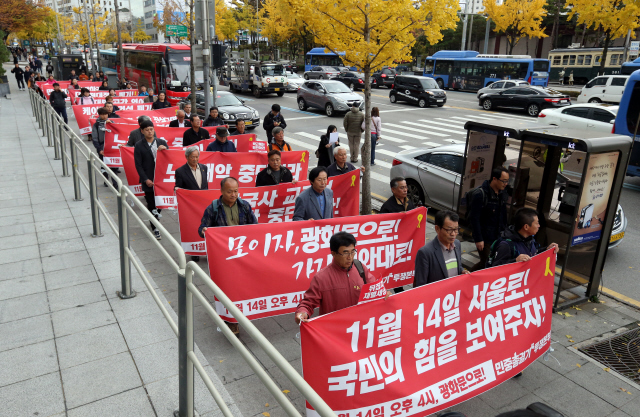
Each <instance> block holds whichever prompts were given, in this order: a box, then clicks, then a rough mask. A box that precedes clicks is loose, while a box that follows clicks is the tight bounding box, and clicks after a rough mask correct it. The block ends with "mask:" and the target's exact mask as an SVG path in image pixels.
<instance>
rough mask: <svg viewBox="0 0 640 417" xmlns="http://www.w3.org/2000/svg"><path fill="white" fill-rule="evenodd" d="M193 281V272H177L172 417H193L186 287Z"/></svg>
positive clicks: (189, 305)
mask: <svg viewBox="0 0 640 417" xmlns="http://www.w3.org/2000/svg"><path fill="white" fill-rule="evenodd" d="M192 281H193V270H191V268H189V267H187V268H186V269H184V270H180V271H179V272H178V364H179V365H178V372H179V374H178V407H179V409H178V410H177V411H176V412H174V413H173V415H174V417H193V414H194V413H193V363H192V362H191V360H189V356H188V353H189V352H190V351H193V295H192V294H191V291H188V289H187V285H188V284H190V283H191V282H192Z"/></svg>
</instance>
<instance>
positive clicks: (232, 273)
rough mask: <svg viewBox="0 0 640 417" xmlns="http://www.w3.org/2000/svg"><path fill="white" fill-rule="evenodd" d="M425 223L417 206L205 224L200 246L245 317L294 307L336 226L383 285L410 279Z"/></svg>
mask: <svg viewBox="0 0 640 417" xmlns="http://www.w3.org/2000/svg"><path fill="white" fill-rule="evenodd" d="M286 153H288V152H285V153H283V154H286ZM426 226H427V209H426V208H425V207H420V208H417V209H415V210H412V211H410V212H406V213H392V214H375V215H368V216H354V217H339V218H335V219H327V220H306V221H298V222H286V223H279V224H277V225H274V224H270V223H268V224H257V225H248V226H230V227H210V228H208V229H207V230H206V232H205V239H206V249H207V256H209V257H210V259H215V262H209V274H210V276H211V279H212V280H213V281H214V282H215V283H216V284H217V285H218V286H219V287H220V288H221V289H222V291H224V292H225V294H226V295H227V296H228V297H229V298H230V299H231V301H233V303H234V304H235V305H236V306H238V308H239V309H240V310H242V312H243V314H244V315H245V316H247V317H248V318H249V319H251V320H253V319H259V318H263V317H270V316H276V315H280V314H287V313H293V312H294V311H295V309H296V307H297V306H298V303H299V302H300V300H302V297H303V295H304V293H305V291H306V290H307V289H308V288H309V283H310V282H311V278H313V276H314V275H315V273H316V272H318V271H319V270H321V269H322V268H324V267H326V266H327V265H329V264H330V263H331V261H332V257H331V251H330V249H329V239H330V238H331V236H333V235H334V234H335V233H337V232H339V231H346V232H349V233H351V234H353V235H354V236H355V237H356V239H357V240H358V244H357V245H356V248H357V249H358V259H359V260H360V261H361V262H362V263H363V264H365V265H366V266H367V268H369V270H370V271H371V273H372V274H373V275H374V276H375V277H376V278H382V279H384V281H385V285H386V286H387V288H394V287H398V286H400V285H406V284H410V283H412V282H413V276H414V269H415V256H416V253H417V252H418V249H419V248H420V247H421V246H422V245H424V241H425V227H426ZM368 304H374V305H375V304H377V302H375V301H372V302H371V303H366V304H365V305H368ZM216 310H217V312H218V314H220V315H221V316H222V317H224V318H225V320H227V321H230V322H235V321H236V320H235V319H234V318H233V317H232V316H231V315H230V314H229V312H228V311H227V310H226V309H225V308H224V306H222V304H220V303H219V302H217V301H216ZM291 320H293V316H292V317H291ZM322 343H326V340H325V341H324V342H322ZM353 417H356V416H355V415H354V416H353Z"/></svg>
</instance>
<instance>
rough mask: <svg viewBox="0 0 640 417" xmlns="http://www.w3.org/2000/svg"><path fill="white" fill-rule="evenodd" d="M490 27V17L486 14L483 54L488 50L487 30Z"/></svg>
mask: <svg viewBox="0 0 640 417" xmlns="http://www.w3.org/2000/svg"><path fill="white" fill-rule="evenodd" d="M490 29H491V19H489V17H488V16H487V28H486V29H485V30H484V52H482V53H483V54H485V55H486V54H487V51H488V50H489V30H490Z"/></svg>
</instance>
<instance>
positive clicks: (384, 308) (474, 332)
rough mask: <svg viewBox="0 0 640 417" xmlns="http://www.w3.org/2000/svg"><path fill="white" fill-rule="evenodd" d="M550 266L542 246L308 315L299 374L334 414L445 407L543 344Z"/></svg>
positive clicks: (514, 369) (521, 365) (513, 370)
mask: <svg viewBox="0 0 640 417" xmlns="http://www.w3.org/2000/svg"><path fill="white" fill-rule="evenodd" d="M209 230H211V229H208V230H207V236H209ZM212 249H213V248H212ZM218 250H220V249H218ZM359 255H360V252H358V256H359ZM219 259H220V254H218V256H217V257H216V262H215V263H214V264H217V263H218V260H219ZM271 263H275V262H273V261H271V262H269V264H271ZM266 264H267V263H266V262H265V263H261V264H260V267H261V268H262V269H263V272H262V273H261V274H260V275H259V276H260V277H269V278H270V279H271V278H272V277H274V276H275V275H271V274H266V273H265V272H266V271H264V265H266ZM228 271H234V272H233V274H231V275H232V276H233V278H234V279H237V277H238V275H237V271H243V269H227V274H228ZM554 271H555V255H554V253H553V250H549V251H546V252H544V253H542V254H540V255H538V256H536V257H534V258H533V259H532V260H531V261H528V262H517V263H513V264H509V265H504V266H499V267H495V268H491V269H485V270H482V271H478V272H474V273H473V274H472V275H460V276H458V277H454V278H450V279H446V280H443V281H438V282H436V283H433V284H429V285H425V286H422V287H418V288H415V289H413V290H410V291H405V292H403V293H401V294H397V295H393V296H391V297H390V298H389V299H388V300H386V301H382V300H379V301H373V302H370V303H364V304H359V305H357V306H354V307H349V308H346V309H343V310H340V311H336V312H333V313H330V314H326V315H324V316H320V317H317V318H314V319H312V320H311V321H310V322H308V323H303V324H302V326H301V329H300V336H301V349H300V350H301V352H302V367H303V369H304V377H305V380H306V381H307V382H308V383H309V384H310V385H311V387H312V388H313V389H314V390H315V391H316V392H317V393H318V394H319V395H320V396H321V397H322V398H323V399H324V400H325V401H326V402H327V404H328V405H329V407H331V408H332V409H333V410H334V412H335V413H336V414H337V415H338V416H341V417H362V416H387V417H390V416H426V415H430V414H435V413H437V412H438V411H441V410H444V409H447V408H451V407H452V406H453V405H455V404H458V403H461V402H463V401H466V400H468V399H470V398H472V397H475V396H477V395H479V394H481V393H483V392H485V391H487V390H489V389H491V388H493V387H495V386H496V385H498V384H500V383H502V382H504V381H506V380H508V379H509V378H512V377H513V376H514V375H516V374H517V373H518V372H521V371H522V370H523V369H525V368H526V367H527V366H529V365H530V364H531V363H532V362H533V361H535V360H536V359H537V358H538V357H540V356H541V355H542V354H543V353H544V352H546V351H547V349H548V347H549V344H550V338H551V317H552V306H553V305H552V302H553V279H554ZM223 275H224V274H222V273H220V275H212V276H213V277H215V279H216V280H218V279H219V278H218V277H221V276H223ZM270 283H271V281H270ZM307 407H309V405H307ZM317 415H318V414H317V413H315V411H313V410H310V409H309V408H308V409H307V416H317Z"/></svg>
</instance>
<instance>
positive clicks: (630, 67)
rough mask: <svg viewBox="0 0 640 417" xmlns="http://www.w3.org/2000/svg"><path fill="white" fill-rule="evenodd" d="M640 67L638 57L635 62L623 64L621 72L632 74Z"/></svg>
mask: <svg viewBox="0 0 640 417" xmlns="http://www.w3.org/2000/svg"><path fill="white" fill-rule="evenodd" d="M639 69H640V58H636V59H635V61H633V62H625V63H624V64H622V69H621V70H620V74H623V75H631V74H633V72H634V71H636V70H639Z"/></svg>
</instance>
